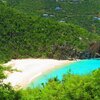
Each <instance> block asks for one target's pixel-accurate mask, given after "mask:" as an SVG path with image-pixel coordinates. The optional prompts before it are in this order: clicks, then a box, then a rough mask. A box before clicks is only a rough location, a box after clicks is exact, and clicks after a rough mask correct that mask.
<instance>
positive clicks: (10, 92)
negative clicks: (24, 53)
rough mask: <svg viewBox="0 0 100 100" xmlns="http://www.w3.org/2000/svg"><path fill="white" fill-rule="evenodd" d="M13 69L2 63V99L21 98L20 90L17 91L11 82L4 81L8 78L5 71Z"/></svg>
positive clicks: (0, 82) (0, 94) (0, 78)
mask: <svg viewBox="0 0 100 100" xmlns="http://www.w3.org/2000/svg"><path fill="white" fill-rule="evenodd" d="M8 70H10V71H11V69H10V68H6V67H3V66H1V65H0V100H18V99H19V98H20V95H19V92H18V91H15V90H14V89H13V88H12V87H11V85H10V84H5V83H3V79H5V78H6V75H5V74H4V72H5V71H8Z"/></svg>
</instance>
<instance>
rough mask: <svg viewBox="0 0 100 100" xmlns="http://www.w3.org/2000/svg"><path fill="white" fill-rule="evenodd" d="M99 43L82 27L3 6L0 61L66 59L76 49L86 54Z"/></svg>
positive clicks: (0, 24)
mask: <svg viewBox="0 0 100 100" xmlns="http://www.w3.org/2000/svg"><path fill="white" fill-rule="evenodd" d="M97 40H100V36H99V35H97V34H93V33H89V32H88V31H86V30H85V29H82V28H80V27H79V26H76V25H73V24H68V23H60V22H56V21H53V20H50V19H43V18H40V17H31V16H28V15H26V14H23V13H20V12H19V11H16V10H15V9H12V8H10V7H8V6H7V5H4V4H0V61H8V60H10V59H12V58H13V59H14V58H27V57H34V58H36V57H42V58H43V57H45V58H46V57H47V58H56V59H66V58H68V57H69V56H70V53H71V51H72V50H73V49H76V50H78V51H83V50H85V49H86V48H87V47H88V44H89V43H91V42H92V41H97ZM56 47H57V48H56ZM61 47H64V48H63V50H62V49H61ZM69 48H71V49H69ZM63 55H64V56H63Z"/></svg>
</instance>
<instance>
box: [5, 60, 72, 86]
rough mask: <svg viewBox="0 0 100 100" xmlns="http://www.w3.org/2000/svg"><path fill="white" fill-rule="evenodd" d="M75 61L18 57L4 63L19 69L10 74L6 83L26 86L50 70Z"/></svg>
mask: <svg viewBox="0 0 100 100" xmlns="http://www.w3.org/2000/svg"><path fill="white" fill-rule="evenodd" d="M72 62H74V61H69V60H54V59H17V60H11V61H9V62H8V63H6V64H4V65H5V66H11V67H12V68H13V69H17V70H19V71H18V72H16V71H15V72H13V73H10V74H8V77H7V79H5V80H4V82H5V83H8V82H10V83H11V85H12V86H13V87H21V88H23V87H25V86H27V84H29V83H30V82H31V81H33V80H34V79H35V78H37V77H38V76H40V75H42V74H43V73H45V72H46V71H48V70H52V69H54V68H57V67H60V66H61V65H64V64H69V63H72Z"/></svg>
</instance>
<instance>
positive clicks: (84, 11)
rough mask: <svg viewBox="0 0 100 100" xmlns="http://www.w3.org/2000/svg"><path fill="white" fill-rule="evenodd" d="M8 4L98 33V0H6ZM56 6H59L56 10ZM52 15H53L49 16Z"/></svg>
mask: <svg viewBox="0 0 100 100" xmlns="http://www.w3.org/2000/svg"><path fill="white" fill-rule="evenodd" d="M6 1H7V3H8V5H9V6H11V7H13V8H15V9H17V10H19V11H21V12H24V13H27V14H29V15H32V16H41V17H43V14H48V16H47V17H46V18H49V19H54V20H57V21H65V22H70V23H73V24H77V25H79V26H81V27H83V28H85V29H87V30H89V31H91V32H95V33H100V21H99V20H95V19H94V17H100V1H99V0H58V2H56V0H6ZM56 7H61V10H60V11H56V10H55V8H56ZM50 15H51V16H52V15H53V17H51V16H50Z"/></svg>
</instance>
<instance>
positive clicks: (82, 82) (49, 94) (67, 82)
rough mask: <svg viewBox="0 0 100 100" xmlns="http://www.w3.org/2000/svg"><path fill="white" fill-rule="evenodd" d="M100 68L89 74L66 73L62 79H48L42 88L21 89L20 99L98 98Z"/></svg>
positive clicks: (99, 92) (68, 99) (91, 99)
mask: <svg viewBox="0 0 100 100" xmlns="http://www.w3.org/2000/svg"><path fill="white" fill-rule="evenodd" d="M99 76H100V70H96V71H94V72H93V73H92V74H90V75H86V76H78V75H71V74H66V75H64V77H63V80H62V81H59V80H58V79H57V78H54V79H50V80H49V82H48V83H47V84H46V85H43V87H42V88H34V89H27V90H21V95H22V98H21V100H99V99H100V77H99Z"/></svg>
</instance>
